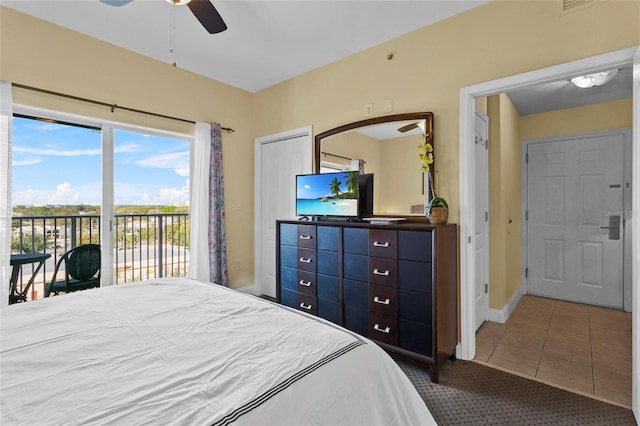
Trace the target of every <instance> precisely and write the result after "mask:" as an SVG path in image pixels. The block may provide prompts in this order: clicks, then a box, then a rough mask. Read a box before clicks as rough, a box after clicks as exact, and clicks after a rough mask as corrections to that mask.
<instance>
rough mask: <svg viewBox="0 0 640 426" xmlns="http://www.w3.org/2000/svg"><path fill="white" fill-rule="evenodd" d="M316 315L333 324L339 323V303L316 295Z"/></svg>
mask: <svg viewBox="0 0 640 426" xmlns="http://www.w3.org/2000/svg"><path fill="white" fill-rule="evenodd" d="M318 316H319V317H320V318H324V319H326V320H327V321H331V322H332V323H334V324H340V305H339V304H338V303H337V302H332V301H330V300H325V299H321V298H319V297H318Z"/></svg>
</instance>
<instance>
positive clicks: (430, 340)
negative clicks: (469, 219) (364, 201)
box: [276, 221, 458, 382]
mask: <svg viewBox="0 0 640 426" xmlns="http://www.w3.org/2000/svg"><path fill="white" fill-rule="evenodd" d="M276 233H277V235H276V241H277V248H276V262H277V273H276V274H277V276H276V289H277V290H276V292H277V300H278V302H280V303H282V304H284V305H287V306H291V307H293V308H296V309H299V310H301V311H305V312H308V313H310V314H312V315H317V316H320V317H322V318H325V319H327V320H329V321H331V322H334V323H336V324H339V325H342V326H344V327H345V328H347V329H349V330H352V331H354V332H356V333H358V334H361V335H363V336H366V337H368V338H370V339H372V340H374V341H375V342H376V343H378V344H379V345H380V346H382V347H383V348H384V349H386V350H387V351H388V352H391V353H394V354H397V355H399V356H403V357H408V358H411V359H412V360H415V361H418V362H421V363H423V364H424V365H427V366H428V367H429V369H430V373H431V379H432V381H434V382H437V381H438V367H439V366H440V365H441V364H442V363H443V362H444V361H445V360H446V359H447V358H453V356H454V355H453V354H454V351H455V346H456V343H457V341H458V339H457V330H458V325H457V324H458V313H457V306H458V301H457V270H458V267H457V227H456V225H454V224H449V225H439V226H433V225H428V224H425V223H424V222H418V221H416V222H407V223H402V224H389V225H371V224H368V223H367V224H365V223H351V222H299V221H277V226H276Z"/></svg>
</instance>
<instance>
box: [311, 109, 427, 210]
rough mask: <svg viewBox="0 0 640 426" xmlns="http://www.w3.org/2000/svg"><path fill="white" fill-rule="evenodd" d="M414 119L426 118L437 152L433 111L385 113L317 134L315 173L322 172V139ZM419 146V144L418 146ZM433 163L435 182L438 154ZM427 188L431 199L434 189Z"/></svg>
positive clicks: (315, 142)
mask: <svg viewBox="0 0 640 426" xmlns="http://www.w3.org/2000/svg"><path fill="white" fill-rule="evenodd" d="M412 120H416V121H418V120H424V121H425V129H426V132H427V134H429V137H428V138H427V142H429V143H431V146H432V147H433V151H434V153H435V148H436V147H435V144H434V138H433V113H432V112H410V113H404V114H393V115H383V116H380V117H373V118H367V119H365V120H360V121H354V122H353V123H347V124H343V125H342V126H338V127H335V128H333V129H330V130H327V131H325V132H322V133H319V134H317V135H316V136H315V140H314V157H313V160H314V170H315V173H320V158H321V153H322V149H321V148H322V139H324V138H326V137H328V136H333V135H336V134H338V133H342V132H346V131H348V130H354V129H358V128H361V127H366V126H371V125H374V124H384V123H390V122H394V121H412ZM416 148H417V146H416ZM417 154H418V150H417V149H416V155H417ZM433 157H434V158H433V164H431V166H430V167H429V181H430V182H434V180H433V179H434V170H435V167H436V158H437V156H436V155H434V156H433ZM427 189H428V191H429V199H431V198H432V197H433V189H432V186H431V185H427Z"/></svg>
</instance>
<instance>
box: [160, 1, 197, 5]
mask: <svg viewBox="0 0 640 426" xmlns="http://www.w3.org/2000/svg"><path fill="white" fill-rule="evenodd" d="M165 1H166V2H167V3H171V4H174V5H176V6H184V5H185V4H187V3H189V2H190V1H191V0H165Z"/></svg>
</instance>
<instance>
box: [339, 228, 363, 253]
mask: <svg viewBox="0 0 640 426" xmlns="http://www.w3.org/2000/svg"><path fill="white" fill-rule="evenodd" d="M342 233H343V237H342V239H343V244H342V245H343V247H344V249H343V250H344V252H345V253H353V254H362V255H365V256H366V255H368V254H369V230H368V229H359V228H344V230H343V231H342Z"/></svg>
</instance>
